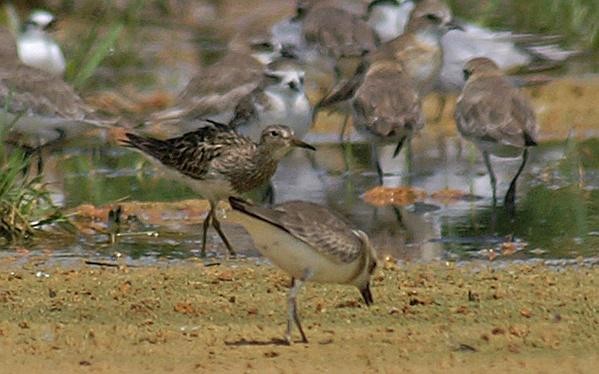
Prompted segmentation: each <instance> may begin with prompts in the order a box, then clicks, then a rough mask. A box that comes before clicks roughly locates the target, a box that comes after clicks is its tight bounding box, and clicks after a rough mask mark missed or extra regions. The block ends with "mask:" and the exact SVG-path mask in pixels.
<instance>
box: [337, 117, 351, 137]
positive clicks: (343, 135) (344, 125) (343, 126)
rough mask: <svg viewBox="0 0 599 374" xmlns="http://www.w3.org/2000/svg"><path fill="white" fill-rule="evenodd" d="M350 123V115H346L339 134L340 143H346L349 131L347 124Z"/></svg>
mask: <svg viewBox="0 0 599 374" xmlns="http://www.w3.org/2000/svg"><path fill="white" fill-rule="evenodd" d="M348 122H349V114H346V115H345V118H344V119H343V124H342V125H341V131H340V132H339V143H341V144H343V143H345V131H346V130H347V123H348Z"/></svg>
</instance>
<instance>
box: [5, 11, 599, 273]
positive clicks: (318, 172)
mask: <svg viewBox="0 0 599 374" xmlns="http://www.w3.org/2000/svg"><path fill="white" fill-rule="evenodd" d="M139 3H140V4H141V3H143V2H139ZM195 3H197V4H198V5H197V6H198V7H200V8H201V7H203V8H201V10H202V12H201V13H198V14H200V15H202V17H207V18H206V19H207V20H208V21H206V20H204V18H201V17H200V21H201V20H204V21H201V22H200V21H198V22H199V25H195V26H194V25H192V24H190V21H189V20H187V23H181V22H179V21H180V20H178V19H177V14H171V15H168V16H169V17H171V18H172V20H170V21H167V20H164V22H162V21H163V20H162V18H160V19H159V18H155V19H151V20H152V22H146V21H148V20H144V19H141V17H142V16H143V15H144V14H146V13H147V12H146V13H144V12H138V13H139V14H141V15H142V16H139V17H133V19H132V20H128V23H125V24H124V25H125V28H124V31H123V32H122V33H121V34H120V36H119V39H118V42H117V43H116V45H115V46H114V48H112V49H111V50H110V51H111V52H110V54H109V55H108V56H107V57H106V59H105V60H104V61H103V62H102V64H101V65H100V68H99V69H97V70H96V71H95V72H94V74H93V75H92V76H91V78H90V79H89V80H88V81H86V83H85V84H82V85H80V86H79V87H78V89H80V91H81V92H82V93H83V94H84V95H85V96H93V94H94V93H96V92H98V91H100V92H101V91H102V90H105V89H108V90H114V91H116V92H117V93H120V94H121V96H122V97H126V96H127V93H128V92H130V91H127V89H131V87H135V90H136V92H139V93H145V92H146V91H147V92H149V93H151V92H154V90H165V91H169V92H172V93H176V92H178V91H179V90H181V89H182V87H183V86H184V85H185V83H186V82H187V81H188V80H189V78H190V77H191V76H192V75H193V73H194V72H195V71H196V70H197V69H198V67H197V64H198V63H200V64H203V65H207V64H209V63H211V62H213V61H214V60H216V59H217V58H218V57H219V56H221V55H222V54H224V51H225V49H226V43H227V41H226V37H229V36H230V35H232V33H233V32H232V30H237V29H238V28H239V25H240V24H242V22H240V20H239V19H238V14H237V13H235V12H231V11H229V13H231V14H232V15H231V14H229V15H228V16H227V14H225V13H226V12H227V9H228V8H227V7H226V6H218V5H215V4H213V3H218V2H210V1H207V2H201V1H198V2H195ZM257 3H261V4H262V3H263V2H257ZM291 3H292V2H290V4H291ZM451 3H452V5H454V7H455V10H456V13H457V14H458V15H460V16H462V17H464V18H466V19H468V20H474V18H475V16H474V15H473V14H470V13H471V12H469V11H468V10H469V9H475V8H472V5H473V4H474V5H478V4H479V3H480V4H486V5H489V4H496V3H497V4H499V5H501V4H503V3H504V2H494V1H486V2H479V1H452V2H451ZM511 3H512V2H510V4H511ZM532 3H535V4H536V3H539V4H541V5H542V6H545V5H544V4H545V2H543V1H536V2H531V4H532ZM281 4H283V3H281ZM514 4H516V3H515V2H514ZM499 5H497V7H499ZM237 6H239V7H245V8H248V9H247V11H244V12H242V13H243V17H247V18H248V19H253V18H256V19H261V18H260V17H263V18H264V19H265V20H264V22H262V23H263V24H268V22H269V21H267V20H266V19H267V18H268V17H267V16H268V15H264V12H263V9H264V8H260V7H255V9H254V10H252V9H253V6H251V5H248V4H245V5H243V4H242V3H239V5H237ZM272 6H273V7H274V6H275V5H272ZM481 6H482V5H481ZM245 8H244V9H245ZM278 8H281V5H280V4H279V5H278V6H277V9H278ZM288 8H289V9H292V8H293V6H292V4H291V5H289V7H288ZM591 8H592V9H596V7H590V8H589V9H591ZM75 9H78V8H77V7H75ZM132 9H133V8H132ZM498 9H499V8H498ZM585 9H586V8H585ZM508 10H509V9H507V8H506V10H505V12H499V11H496V12H494V13H493V14H495V15H496V16H495V17H490V16H489V15H488V14H486V15H485V14H483V13H480V12H475V11H474V10H473V11H472V13H475V14H479V13H480V15H479V17H478V18H479V19H478V21H480V22H481V23H482V24H486V25H490V26H494V27H496V28H497V29H498V30H502V29H507V28H511V27H513V28H514V29H516V30H517V31H518V32H534V33H542V32H544V33H546V34H561V35H564V39H563V40H561V45H562V46H563V47H566V48H572V49H579V48H581V47H583V48H589V50H584V52H585V53H584V54H582V55H581V56H579V57H578V58H574V59H572V60H571V61H569V62H568V63H566V64H565V65H564V66H562V67H561V69H556V70H554V71H553V72H550V73H549V74H552V75H559V76H561V75H569V76H579V77H584V76H587V75H590V74H592V73H595V72H597V71H599V65H598V61H599V59H597V55H596V53H597V47H596V43H595V44H592V43H586V44H585V43H577V42H576V41H577V40H583V39H581V37H580V35H579V34H580V32H578V31H577V30H578V29H574V28H573V27H572V28H568V27H569V26H568V25H567V24H564V25H561V26H562V27H563V29H560V28H559V27H560V25H558V23H554V22H549V21H550V20H551V19H552V18H551V17H553V16H554V14H553V13H555V12H553V13H552V12H549V11H547V12H545V13H546V14H540V13H539V14H534V15H531V16H530V17H528V16H524V15H522V16H521V17H520V16H519V17H515V16H514V13H513V12H511V11H510V12H508ZM80 11H81V12H84V11H85V9H83V10H80ZM121 13H122V12H121ZM138 13H135V14H138ZM254 13H255V14H254ZM504 13H505V14H504ZM115 14H118V13H115ZM132 14H134V13H132ZM148 14H150V15H153V14H152V13H148ZM160 14H162V13H160ZM236 14H237V15H236ZM273 14H274V13H273ZM510 14H511V15H510ZM206 15H210V16H206ZM63 16H66V18H67V19H68V18H70V23H68V22H67V23H66V24H65V25H64V27H65V28H68V27H69V26H70V27H73V26H77V27H79V28H81V29H82V30H86V31H85V32H86V33H92V32H95V31H96V29H92V28H89V27H87V26H85V22H89V23H93V22H96V23H97V24H96V26H97V27H98V28H99V29H100V30H102V31H104V32H105V31H106V30H104V28H103V27H102V26H103V24H102V22H106V20H102V19H98V20H95V19H94V18H90V19H84V18H82V16H79V15H77V14H65V15H63ZM154 16H155V15H154ZM165 17H166V16H165ZM548 17H549V18H548ZM138 18H139V19H138ZM183 18H185V17H183ZM190 18H191V16H190ZM157 19H159V20H160V22H157V21H156V20H157ZM545 19H547V20H548V21H547V22H542V21H543V20H545ZM80 21H83V24H84V25H83V26H82V25H80V24H79V23H80ZM125 21H127V20H125ZM533 21H538V22H533ZM270 22H272V20H270ZM536 23H541V24H544V25H553V26H552V27H553V28H549V29H546V28H542V29H540V28H535V27H534V26H535V25H536ZM106 24H107V25H108V23H106ZM585 25H586V24H585ZM547 27H548V26H547ZM74 30H76V28H75V29H74ZM223 30H225V31H227V32H223ZM219 31H220V32H219ZM63 35H64V36H68V37H65V38H64V39H66V40H63V41H64V46H65V54H66V56H67V59H69V58H71V59H73V57H77V52H81V53H83V52H86V51H87V50H88V49H90V48H89V46H87V45H81V43H79V39H81V35H78V33H77V32H65V33H63ZM84 35H86V34H84ZM589 37H590V36H589ZM593 46H595V48H591V47H593ZM80 49H81V50H82V51H79V50H80ZM75 65H76V64H75ZM72 75H73V74H72ZM67 78H68V77H67ZM123 93H124V94H123ZM589 102H592V100H589ZM427 126H429V124H427ZM593 136H597V133H596V132H595V134H594V135H593ZM310 137H311V138H310V139H309V140H310V141H312V142H314V143H315V144H317V145H318V151H317V152H316V153H315V154H314V155H313V157H311V158H308V157H306V156H305V155H304V154H302V153H297V154H293V155H291V156H290V157H289V158H287V159H285V160H284V162H282V164H281V166H280V168H279V170H278V172H277V174H276V176H275V178H274V184H275V189H276V199H277V201H286V200H290V199H303V200H310V201H315V202H318V203H322V204H325V205H327V206H330V207H331V208H332V209H335V210H337V211H339V212H341V213H342V214H344V215H345V216H347V217H348V218H349V219H350V220H351V221H352V222H353V223H354V224H355V225H356V226H357V227H360V228H362V229H364V230H365V231H367V232H368V233H369V235H370V236H371V238H372V239H373V241H374V242H375V244H376V245H377V247H379V249H380V250H381V251H382V252H383V253H387V254H392V255H394V256H396V257H398V258H400V259H405V260H422V261H430V260H434V259H447V260H471V259H489V258H494V257H495V256H496V255H498V256H500V258H506V259H529V258H545V259H574V258H577V257H579V256H582V257H584V258H596V257H597V256H599V139H589V140H585V141H580V142H579V141H574V140H565V139H564V140H563V141H560V142H552V143H545V144H541V145H540V146H539V147H536V148H535V149H534V150H532V152H531V155H530V157H529V163H528V165H527V167H526V169H525V170H524V173H523V174H522V176H521V178H520V180H519V185H518V196H517V203H516V205H517V212H516V217H515V219H512V218H511V217H509V216H507V214H506V213H505V211H504V209H503V207H502V206H501V203H500V204H499V206H498V207H497V209H495V210H494V209H493V207H492V203H491V188H490V184H489V179H488V175H487V174H486V169H485V167H484V165H483V163H482V158H481V156H480V153H479V152H478V151H476V149H474V147H473V146H472V145H470V144H468V143H466V142H464V141H462V140H460V139H459V138H458V137H447V138H443V139H439V140H438V141H436V142H432V143H431V142H429V143H426V142H425V141H424V140H423V139H421V138H418V137H417V138H416V139H414V141H413V144H412V152H411V153H410V157H409V158H410V159H411V161H408V160H407V159H406V154H407V152H406V151H405V150H404V151H402V153H401V155H400V157H399V158H398V159H396V160H391V158H390V154H391V153H392V151H393V150H392V149H389V150H386V152H384V154H385V157H383V169H384V170H385V171H387V172H388V173H389V174H390V175H388V176H387V177H386V178H385V183H384V184H385V185H387V186H391V187H393V186H405V185H411V186H413V187H415V188H419V189H422V190H424V191H425V192H426V193H427V194H429V195H430V194H432V193H434V192H436V191H439V190H443V189H452V190H459V191H462V192H464V193H465V194H466V195H465V197H464V198H463V199H460V200H456V201H451V202H442V201H438V200H435V199H433V198H425V199H422V200H419V201H417V202H415V203H413V204H409V205H405V206H394V207H390V206H387V207H379V208H377V207H374V206H371V205H369V204H367V203H366V202H364V200H363V199H362V198H361V195H362V194H363V193H364V192H366V191H368V190H369V189H371V188H373V187H375V186H377V185H378V181H377V178H376V176H375V173H374V169H373V167H372V162H371V160H370V157H371V156H370V147H369V146H367V145H366V144H360V143H352V145H351V147H341V146H340V145H338V144H331V142H330V140H331V139H332V138H331V137H327V138H324V137H319V136H312V134H310ZM348 167H349V170H350V171H348ZM494 167H495V172H496V174H497V177H498V181H499V184H498V196H499V197H500V200H501V199H502V198H503V195H504V194H505V192H506V190H507V187H508V185H509V181H510V179H511V178H512V176H513V174H514V173H515V171H516V169H517V167H518V161H502V160H497V162H495V163H494ZM45 173H46V175H45V180H46V181H48V182H49V183H51V188H52V190H53V191H55V193H54V199H55V201H57V202H58V203H60V204H61V205H63V206H65V207H67V208H68V207H75V206H78V205H80V204H84V203H91V204H95V205H102V204H108V203H114V202H115V201H118V200H120V199H125V200H128V201H133V200H136V201H177V200H182V199H188V198H197V197H198V196H197V195H195V194H194V193H193V192H192V191H191V190H189V189H188V188H186V187H185V186H183V185H180V184H177V183H176V182H172V181H169V180H166V179H161V178H159V177H158V176H157V175H156V170H155V169H154V167H153V166H152V165H151V164H149V163H148V162H146V161H145V160H144V158H143V157H142V156H140V155H139V154H137V153H134V152H131V151H129V150H126V149H123V148H116V147H102V148H94V149H90V148H87V147H71V148H67V149H64V150H62V151H58V152H57V153H54V154H53V155H52V156H51V157H49V159H48V160H46V169H45ZM141 218H142V219H143V217H141ZM225 230H226V231H227V233H228V234H229V235H230V237H231V239H232V241H233V242H234V243H235V244H236V247H238V248H239V249H240V251H242V252H244V250H246V251H245V252H244V253H246V254H247V255H249V256H254V255H256V252H255V251H253V250H251V247H252V244H251V240H250V238H249V237H248V236H247V235H246V234H245V232H244V231H243V229H241V228H240V227H238V226H231V225H226V227H225ZM139 231H142V232H148V233H155V232H157V233H158V235H157V236H156V235H150V234H143V233H142V234H141V235H125V236H123V237H121V238H120V239H119V240H118V242H117V243H116V244H109V243H108V242H107V237H106V235H96V236H91V237H90V236H80V237H79V238H78V239H77V240H75V241H72V240H69V241H68V242H64V243H62V242H51V243H40V244H35V245H34V246H33V247H32V248H28V249H29V250H32V251H33V252H34V253H37V252H38V251H40V252H43V251H45V250H50V252H51V253H52V256H56V257H57V258H63V259H70V258H73V259H79V258H87V257H90V256H91V257H94V256H99V257H103V258H109V257H111V256H113V255H114V254H115V253H117V254H118V253H122V254H123V255H125V257H127V256H130V257H131V258H133V259H141V260H143V262H144V263H154V262H155V261H157V260H158V259H164V258H167V259H179V258H187V257H190V256H192V257H193V256H197V255H198V254H199V247H200V242H201V233H200V228H199V227H198V226H197V225H181V226H179V227H177V228H176V230H174V229H172V228H169V229H168V230H166V229H165V228H164V227H151V226H147V225H146V226H144V225H140V227H139ZM506 242H509V243H513V244H510V245H509V246H508V247H506V246H505V245H504V244H502V243H506ZM210 243H220V241H219V240H218V238H217V236H216V234H215V233H214V232H212V230H211V231H210ZM506 248H507V249H506ZM210 249H211V254H213V255H214V254H215V253H218V254H221V253H224V248H222V246H221V245H220V244H218V245H217V246H216V247H214V246H213V247H211V248H210ZM13 250H14V247H10V248H8V250H6V251H2V252H4V254H9V255H10V254H11V253H14V252H13ZM508 252H509V253H510V254H509V255H507V254H506V253H508ZM511 252H514V253H511ZM0 257H1V256H0Z"/></svg>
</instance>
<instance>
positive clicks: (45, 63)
mask: <svg viewBox="0 0 599 374" xmlns="http://www.w3.org/2000/svg"><path fill="white" fill-rule="evenodd" d="M55 23H56V18H54V16H53V15H52V14H51V13H50V12H47V11H45V10H34V11H33V12H31V14H30V15H29V18H28V19H27V21H25V23H24V24H23V30H22V32H21V34H20V35H19V36H18V37H17V47H18V52H19V58H20V59H21V61H23V63H24V64H25V65H28V66H31V67H34V68H38V69H40V70H44V71H47V72H48V73H51V74H54V75H59V76H62V75H63V74H64V70H65V67H66V64H65V60H64V55H63V54H62V50H61V49H60V47H59V46H58V44H57V43H56V42H55V41H54V39H52V37H51V36H50V35H48V31H49V30H51V29H52V27H53V26H54V25H55Z"/></svg>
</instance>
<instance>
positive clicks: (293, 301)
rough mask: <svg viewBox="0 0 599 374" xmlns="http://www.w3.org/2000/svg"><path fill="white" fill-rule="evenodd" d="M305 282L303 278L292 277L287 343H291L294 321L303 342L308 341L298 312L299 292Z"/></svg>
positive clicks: (286, 333)
mask: <svg viewBox="0 0 599 374" xmlns="http://www.w3.org/2000/svg"><path fill="white" fill-rule="evenodd" d="M303 283H304V282H303V281H302V280H299V279H296V278H291V288H290V289H289V295H288V297H287V308H288V309H287V331H286V332H285V341H287V344H291V328H292V327H293V323H295V325H296V326H297V329H298V330H299V332H300V334H301V336H302V342H303V343H307V342H308V339H307V338H306V334H305V333H304V329H302V325H301V323H300V319H299V315H298V314H297V294H298V292H299V290H300V288H301V287H302V284H303Z"/></svg>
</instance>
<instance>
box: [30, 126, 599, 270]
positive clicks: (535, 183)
mask: <svg viewBox="0 0 599 374" xmlns="http://www.w3.org/2000/svg"><path fill="white" fill-rule="evenodd" d="M312 140H313V141H316V142H318V137H312ZM423 147H424V148H423ZM369 149H370V148H369V147H368V146H367V145H366V144H359V143H352V145H351V150H347V149H344V148H343V147H341V146H339V145H333V144H326V143H320V144H318V151H317V152H316V153H314V155H313V157H312V158H310V157H306V155H305V154H303V153H302V152H298V153H293V154H291V155H290V156H288V158H287V159H285V160H284V162H282V164H281V166H280V167H279V170H278V172H277V174H276V175H275V177H274V184H275V191H276V192H275V195H276V200H277V201H278V202H280V201H286V200H291V199H301V200H310V201H314V202H318V203H321V204H325V205H328V206H330V207H331V208H332V209H335V210H336V211H338V212H340V213H341V214H343V215H344V216H346V217H348V218H349V219H350V220H351V221H352V222H353V223H354V224H355V225H356V226H357V227H360V228H362V229H364V230H366V231H367V232H368V233H369V234H370V236H371V237H372V239H373V241H374V242H375V244H376V245H377V246H378V248H379V249H380V250H381V251H382V252H383V253H385V254H392V255H393V256H396V257H397V258H400V259H404V260H423V261H430V260H436V259H447V260H469V259H488V258H494V257H495V256H496V255H499V256H501V257H503V258H506V259H527V258H546V259H562V258H576V257H578V256H583V257H595V256H598V255H599V140H597V139H592V140H587V141H583V142H575V141H564V142H559V143H549V144H543V145H541V146H539V147H536V148H534V149H533V151H532V152H531V156H530V157H529V163H528V165H527V167H526V169H525V171H524V173H523V174H522V176H521V178H520V180H519V183H518V197H517V203H516V205H517V213H516V217H515V218H514V219H512V218H511V217H510V216H508V215H507V214H506V212H505V210H504V209H503V207H502V204H501V201H500V202H499V206H498V207H497V208H496V209H495V210H493V207H492V201H491V188H490V184H489V179H488V176H487V174H486V169H485V167H484V165H483V163H482V160H481V157H480V154H479V153H478V152H477V151H476V150H475V149H474V148H473V147H472V146H471V145H469V144H468V143H466V142H463V141H461V140H460V139H459V138H446V139H443V141H442V142H441V143H439V144H434V145H428V146H427V145H426V144H423V142H422V141H421V140H420V139H418V138H416V139H415V141H414V142H413V145H412V152H411V154H412V161H411V163H408V161H407V159H406V156H405V154H406V153H407V152H405V151H404V152H402V154H401V155H400V156H399V157H398V159H396V160H392V159H391V158H390V157H385V155H383V168H384V169H385V170H386V171H387V172H390V175H387V176H386V177H385V181H384V184H385V185H386V186H405V185H410V184H411V186H413V187H414V188H418V189H422V190H424V191H425V192H426V193H427V194H428V195H429V196H430V195H431V194H432V193H434V192H436V191H439V190H443V189H452V190H459V191H461V192H463V193H464V194H465V195H464V197H462V198H459V199H456V200H452V201H439V200H435V199H433V198H431V197H427V198H423V199H419V200H418V201H416V202H414V203H411V204H408V205H405V206H385V207H374V206H372V205H369V204H367V203H366V202H364V200H363V199H362V198H361V195H362V194H363V193H364V192H366V191H367V190H369V189H371V188H373V187H375V186H377V185H378V181H377V178H376V175H375V173H374V170H373V169H372V168H371V166H370V165H371V161H370V159H369V158H370V152H369ZM390 152H392V149H390V150H389V153H390ZM52 159H54V160H55V162H52ZM495 161H496V162H495V163H494V167H495V172H496V175H497V177H498V181H499V182H498V195H499V196H500V197H501V198H502V197H503V195H504V194H505V192H506V190H507V187H508V184H509V181H510V179H511V178H512V176H513V174H514V173H515V171H516V169H517V167H518V165H519V163H518V161H517V160H516V161H511V160H508V161H502V160H495ZM53 164H54V165H59V166H60V167H56V168H54V169H53V168H52V167H51V165H53ZM346 164H350V165H351V171H346V166H345V165H346ZM48 168H49V169H48V170H49V172H48V178H50V176H51V178H52V179H53V180H54V181H58V183H53V184H52V186H53V189H54V190H56V193H55V195H54V198H55V199H56V201H58V202H61V203H62V204H63V205H65V206H66V207H75V206H77V205H79V204H83V203H92V204H98V205H101V204H107V203H114V202H115V201H118V200H121V199H126V200H131V201H134V200H135V201H177V200H182V199H188V198H197V197H198V196H197V195H196V194H194V193H193V192H192V191H191V190H190V189H188V188H187V187H185V186H184V185H181V184H178V183H177V182H173V181H170V180H167V179H163V178H161V177H160V175H159V172H157V171H156V169H155V168H154V166H153V165H152V164H150V163H148V162H146V161H144V159H143V157H141V156H140V155H138V154H137V153H135V152H131V151H129V150H127V149H122V148H102V149H86V148H70V149H66V150H64V151H62V152H61V153H59V154H55V155H53V157H52V158H51V160H50V161H49V162H48ZM406 170H411V171H410V172H407V171H406ZM165 214H167V213H165ZM168 214H175V215H176V214H177V213H168ZM140 218H142V220H143V217H140ZM173 218H175V219H176V218H180V217H176V216H173ZM166 219H168V217H166ZM140 227H141V228H140V231H143V232H147V233H146V234H143V233H142V234H136V235H125V236H123V237H122V238H120V240H118V242H117V243H116V244H109V243H108V242H107V237H106V235H97V236H95V237H82V238H81V240H79V241H77V242H74V243H73V242H71V243H68V244H66V245H65V246H64V247H61V244H60V243H56V244H50V245H49V246H50V247H54V248H53V249H54V250H55V251H56V252H55V254H56V255H58V256H66V257H71V256H74V257H86V256H89V255H99V256H104V257H105V256H111V255H113V254H114V253H117V252H118V253H122V254H125V255H128V256H131V257H132V258H137V259H144V262H147V261H149V262H153V261H155V259H156V258H172V259H176V258H185V257H189V256H198V254H199V247H200V241H201V233H200V227H199V226H198V225H185V224H183V225H180V226H177V227H176V230H173V228H172V227H169V229H165V228H164V227H150V226H140ZM226 231H227V233H228V235H229V236H230V238H231V239H232V241H233V242H234V243H235V245H236V247H237V248H238V249H239V250H240V251H241V252H245V253H246V254H247V255H249V256H254V255H256V252H255V251H253V250H252V243H251V239H250V238H249V237H248V236H247V234H246V233H245V231H244V230H243V229H242V228H241V227H239V226H237V225H226ZM155 233H158V235H155ZM210 242H211V243H213V244H215V245H216V246H217V247H218V248H216V247H212V248H211V249H212V250H213V255H217V254H218V255H220V254H221V253H224V252H225V251H224V248H222V246H221V245H220V240H219V239H217V236H216V234H215V233H213V232H211V233H210ZM504 242H509V243H513V244H502V243H504ZM506 245H508V247H505V246H506ZM47 247H48V244H46V245H44V246H42V248H47ZM506 252H507V253H508V254H509V255H507V254H506Z"/></svg>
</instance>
